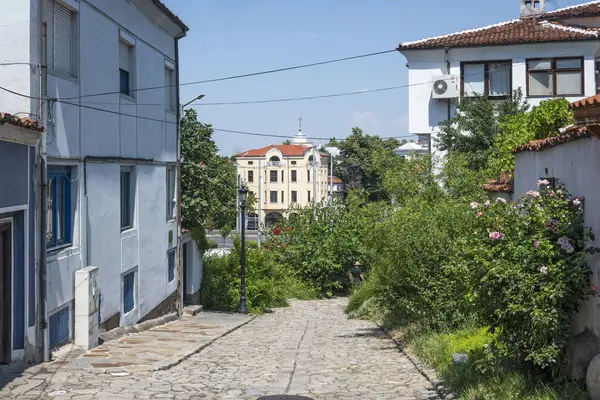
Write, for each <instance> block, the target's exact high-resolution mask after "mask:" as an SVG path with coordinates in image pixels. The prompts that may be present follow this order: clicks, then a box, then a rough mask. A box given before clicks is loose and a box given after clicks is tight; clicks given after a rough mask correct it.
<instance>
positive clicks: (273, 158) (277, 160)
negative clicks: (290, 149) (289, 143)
mask: <svg viewBox="0 0 600 400" xmlns="http://www.w3.org/2000/svg"><path fill="white" fill-rule="evenodd" d="M269 161H270V162H279V161H281V160H280V159H279V157H277V156H273V157H271V158H269Z"/></svg>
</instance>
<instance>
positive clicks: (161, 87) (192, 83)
mask: <svg viewBox="0 0 600 400" xmlns="http://www.w3.org/2000/svg"><path fill="white" fill-rule="evenodd" d="M395 52H397V50H396V49H393V50H384V51H378V52H375V53H367V54H360V55H357V56H352V57H344V58H337V59H334V60H327V61H319V62H314V63H310V64H302V65H295V66H292V67H284V68H277V69H270V70H266V71H259V72H251V73H247V74H241V75H233V76H226V77H222V78H214V79H206V80H203V81H195V82H186V83H180V84H179V86H190V85H199V84H202V83H212V82H222V81H229V80H233V79H241V78H249V77H251V76H259V75H267V74H274V73H277V72H283V71H292V70H296V69H301V68H309V67H316V66H318V65H326V64H333V63H338V62H342V61H350V60H356V59H359V58H365V57H373V56H378V55H382V54H388V53H395ZM175 86H177V85H176V84H173V85H161V86H151V87H146V88H141V89H131V92H140V91H143V90H154V89H164V88H168V87H175ZM119 93H121V92H120V91H114V92H103V93H94V94H85V95H82V96H78V97H65V98H64V99H63V100H77V99H81V98H84V97H94V96H103V95H108V94H119Z"/></svg>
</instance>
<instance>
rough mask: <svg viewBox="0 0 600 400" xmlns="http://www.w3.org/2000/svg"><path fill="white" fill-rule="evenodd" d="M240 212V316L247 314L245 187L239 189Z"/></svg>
mask: <svg viewBox="0 0 600 400" xmlns="http://www.w3.org/2000/svg"><path fill="white" fill-rule="evenodd" d="M238 193H239V195H240V211H241V213H242V221H241V222H242V233H241V241H242V249H241V254H240V266H241V278H242V279H241V287H240V314H247V311H246V226H245V225H246V200H247V199H248V189H246V186H242V187H240V190H239V191H238Z"/></svg>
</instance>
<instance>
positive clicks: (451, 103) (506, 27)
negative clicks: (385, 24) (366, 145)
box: [398, 0, 600, 154]
mask: <svg viewBox="0 0 600 400" xmlns="http://www.w3.org/2000/svg"><path fill="white" fill-rule="evenodd" d="M545 3H546V2H545V0H539V1H535V2H532V1H528V0H520V6H521V9H520V10H521V16H520V18H518V19H515V20H511V21H505V22H501V23H498V24H495V25H490V26H486V27H482V28H477V29H471V30H466V31H462V32H456V33H451V34H448V35H443V36H438V37H433V38H427V39H423V40H417V41H414V42H403V43H400V45H399V47H398V51H400V52H401V53H402V54H403V55H404V56H405V57H406V59H407V61H408V62H407V66H408V84H409V99H408V104H409V110H408V114H409V132H410V133H411V134H414V135H419V136H422V137H425V136H428V135H431V136H432V137H433V138H435V137H436V136H437V134H438V133H439V125H440V123H441V122H443V121H445V120H447V119H449V118H451V117H453V116H454V115H455V114H456V108H457V104H458V101H459V99H460V98H464V97H469V96H474V95H483V96H488V97H489V98H491V99H506V98H507V97H508V96H510V95H511V94H512V93H513V91H514V90H518V89H521V90H522V92H523V95H524V97H525V98H526V100H527V101H528V102H529V103H530V104H531V105H536V104H538V103H539V102H540V101H542V100H544V99H548V98H554V97H565V98H567V99H569V100H570V101H574V100H578V99H581V98H583V97H588V96H591V95H595V94H596V93H597V92H598V87H599V86H600V85H599V82H600V81H599V80H598V74H597V72H596V71H597V70H598V66H599V65H600V45H599V42H598V39H599V36H598V35H599V32H600V16H598V13H599V10H600V6H599V4H598V2H597V1H594V2H591V3H586V4H582V5H579V6H573V7H567V8H563V9H559V10H555V11H551V12H546V10H545V7H546V4H545ZM518 6H519V5H518V4H517V3H516V1H515V2H514V7H515V13H516V12H518V8H517V7H518ZM432 144H433V149H432V150H433V152H434V154H435V153H440V152H439V151H437V149H436V143H435V140H433V142H432Z"/></svg>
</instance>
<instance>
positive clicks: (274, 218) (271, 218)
mask: <svg viewBox="0 0 600 400" xmlns="http://www.w3.org/2000/svg"><path fill="white" fill-rule="evenodd" d="M281 219H283V215H281V214H280V213H277V212H272V213H269V214H267V215H266V216H265V226H272V225H275V224H276V223H278V222H279V220H281Z"/></svg>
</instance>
